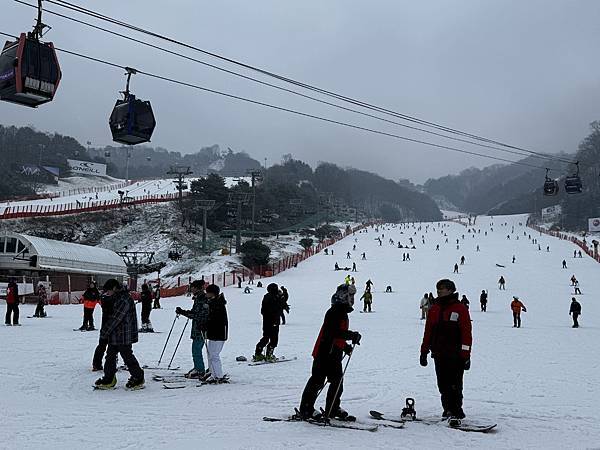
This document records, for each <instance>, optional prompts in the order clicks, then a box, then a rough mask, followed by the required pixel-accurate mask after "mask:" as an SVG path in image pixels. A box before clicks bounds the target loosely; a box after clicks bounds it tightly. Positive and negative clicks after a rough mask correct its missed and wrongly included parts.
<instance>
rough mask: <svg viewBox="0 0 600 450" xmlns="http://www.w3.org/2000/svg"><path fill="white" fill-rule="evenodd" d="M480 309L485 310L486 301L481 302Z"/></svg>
mask: <svg viewBox="0 0 600 450" xmlns="http://www.w3.org/2000/svg"><path fill="white" fill-rule="evenodd" d="M481 310H482V311H484V312H485V311H487V302H481Z"/></svg>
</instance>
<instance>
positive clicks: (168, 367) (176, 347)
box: [167, 317, 190, 369]
mask: <svg viewBox="0 0 600 450" xmlns="http://www.w3.org/2000/svg"><path fill="white" fill-rule="evenodd" d="M189 322H190V319H189V317H188V320H186V322H185V325H184V326H183V330H181V336H179V340H178V341H177V345H176V346H175V350H174V351H173V356H171V361H169V365H168V366H167V369H170V368H171V364H172V363H173V359H175V354H176V353H177V349H178V348H179V344H180V343H181V338H182V337H183V333H185V329H186V328H187V325H188V323H189Z"/></svg>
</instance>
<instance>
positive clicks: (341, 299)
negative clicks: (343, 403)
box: [300, 284, 361, 420]
mask: <svg viewBox="0 0 600 450" xmlns="http://www.w3.org/2000/svg"><path fill="white" fill-rule="evenodd" d="M355 293H356V288H354V287H353V286H352V285H346V284H341V285H339V286H338V287H337V290H336V292H335V294H333V296H332V297H331V308H329V310H328V311H327V312H326V313H325V319H324V320H323V325H322V326H321V331H320V332H319V337H318V338H317V341H316V343H315V346H314V349H313V352H312V356H313V365H312V374H311V376H310V378H309V379H308V382H307V383H306V387H305V388H304V392H302V400H301V401H300V418H301V419H316V420H319V419H323V416H322V414H321V413H318V412H317V411H315V401H316V400H317V396H318V395H319V393H320V392H321V390H322V389H323V387H324V386H325V380H327V381H329V388H328V390H327V399H326V401H325V414H326V418H339V419H348V413H347V412H346V411H344V410H343V409H342V408H340V397H341V396H342V392H343V379H342V378H343V370H342V359H343V356H344V354H346V355H350V354H351V353H352V349H353V346H352V345H350V344H348V343H347V342H346V341H352V344H354V345H359V344H360V338H361V335H360V333H358V332H356V331H350V330H349V329H348V326H349V319H348V313H351V312H352V311H353V310H354V309H353V304H354V300H353V298H354V297H353V296H354V294H355Z"/></svg>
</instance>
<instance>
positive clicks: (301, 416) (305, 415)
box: [290, 408, 323, 422]
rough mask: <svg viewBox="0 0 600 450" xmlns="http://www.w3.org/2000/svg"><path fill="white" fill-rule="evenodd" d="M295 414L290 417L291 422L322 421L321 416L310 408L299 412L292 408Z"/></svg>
mask: <svg viewBox="0 0 600 450" xmlns="http://www.w3.org/2000/svg"><path fill="white" fill-rule="evenodd" d="M294 411H295V413H294V414H293V415H292V416H291V417H290V418H291V419H292V420H306V421H314V422H321V421H323V414H322V413H320V412H317V411H316V410H315V409H314V408H310V410H302V411H301V410H299V409H298V408H294Z"/></svg>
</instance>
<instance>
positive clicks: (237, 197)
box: [229, 192, 250, 253]
mask: <svg viewBox="0 0 600 450" xmlns="http://www.w3.org/2000/svg"><path fill="white" fill-rule="evenodd" d="M249 197H250V194H248V193H246V192H235V193H230V194H229V202H230V203H237V233H236V236H235V251H236V253H237V252H239V251H240V247H241V246H242V205H244V204H247V203H248V198H249Z"/></svg>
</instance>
